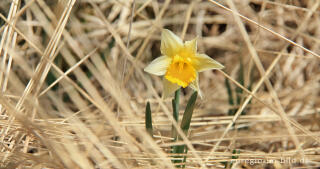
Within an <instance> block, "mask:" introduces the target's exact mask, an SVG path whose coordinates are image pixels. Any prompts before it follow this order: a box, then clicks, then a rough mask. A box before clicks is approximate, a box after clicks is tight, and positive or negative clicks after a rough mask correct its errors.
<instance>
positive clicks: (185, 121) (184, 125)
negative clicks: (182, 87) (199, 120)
mask: <svg viewBox="0 0 320 169" xmlns="http://www.w3.org/2000/svg"><path fill="white" fill-rule="evenodd" d="M197 96H198V92H196V91H195V92H194V93H193V94H192V96H191V97H190V99H189V101H188V104H187V107H186V109H185V111H184V113H183V118H182V121H181V129H182V131H183V132H184V133H185V134H187V133H188V130H189V128H190V123H191V118H192V114H193V109H194V105H195V103H196V100H197Z"/></svg>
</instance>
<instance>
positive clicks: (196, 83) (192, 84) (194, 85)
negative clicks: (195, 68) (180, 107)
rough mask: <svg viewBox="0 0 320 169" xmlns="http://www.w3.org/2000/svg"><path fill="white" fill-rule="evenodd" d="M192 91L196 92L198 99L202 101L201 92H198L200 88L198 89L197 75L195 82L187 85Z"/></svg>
mask: <svg viewBox="0 0 320 169" xmlns="http://www.w3.org/2000/svg"><path fill="white" fill-rule="evenodd" d="M189 86H190V87H191V88H192V89H193V90H195V91H197V92H198V94H199V96H200V98H201V99H202V92H201V90H200V87H199V75H198V73H197V78H196V80H194V81H193V82H191V83H190V85H189Z"/></svg>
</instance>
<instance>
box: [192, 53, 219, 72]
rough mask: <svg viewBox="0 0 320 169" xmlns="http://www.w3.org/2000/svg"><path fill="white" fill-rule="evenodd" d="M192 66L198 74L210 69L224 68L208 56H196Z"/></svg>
mask: <svg viewBox="0 0 320 169" xmlns="http://www.w3.org/2000/svg"><path fill="white" fill-rule="evenodd" d="M192 64H193V66H194V68H195V69H196V70H197V71H198V72H202V71H205V70H210V69H222V68H224V66H223V65H222V64H220V63H219V62H217V61H215V60H213V59H212V58H210V57H209V56H208V55H206V54H196V55H195V57H194V59H193V61H192Z"/></svg>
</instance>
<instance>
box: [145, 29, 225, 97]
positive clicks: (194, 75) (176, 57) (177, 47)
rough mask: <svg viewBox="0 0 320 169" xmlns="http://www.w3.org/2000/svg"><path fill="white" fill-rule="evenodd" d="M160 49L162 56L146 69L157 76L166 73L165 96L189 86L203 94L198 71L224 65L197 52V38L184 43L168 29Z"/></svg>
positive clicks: (164, 32)
mask: <svg viewBox="0 0 320 169" xmlns="http://www.w3.org/2000/svg"><path fill="white" fill-rule="evenodd" d="M160 50H161V54H162V56H160V57H158V58H156V59H155V60H153V61H152V62H151V63H150V64H149V65H148V66H147V67H146V68H145V69H144V71H146V72H148V73H150V74H154V75H157V76H163V75H164V78H163V87H164V91H163V97H164V98H167V97H168V96H170V95H171V94H172V93H174V92H175V91H176V90H177V89H179V88H180V87H183V88H185V87H187V86H190V87H191V88H192V89H193V90H196V91H198V93H199V95H200V96H201V91H200V89H199V78H198V72H202V71H205V70H210V69H222V68H223V67H224V66H223V65H221V64H220V63H219V62H217V61H215V60H213V59H212V58H210V57H209V56H208V55H206V54H199V53H197V38H195V39H193V40H190V41H186V42H185V43H183V41H182V40H181V39H180V38H179V37H178V36H176V35H175V34H174V33H172V32H171V31H170V30H168V29H164V30H163V31H162V34H161V47H160Z"/></svg>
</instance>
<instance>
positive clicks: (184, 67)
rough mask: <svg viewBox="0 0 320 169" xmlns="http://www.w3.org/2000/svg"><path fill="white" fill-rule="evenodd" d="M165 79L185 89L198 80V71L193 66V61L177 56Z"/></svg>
mask: <svg viewBox="0 0 320 169" xmlns="http://www.w3.org/2000/svg"><path fill="white" fill-rule="evenodd" d="M165 78H166V79H167V80H168V81H170V82H171V83H175V84H178V85H179V86H182V87H183V88H185V87H187V86H188V85H189V83H191V82H192V81H194V80H195V79H196V70H195V68H194V67H193V66H192V64H191V59H190V58H186V57H181V56H179V55H175V56H174V57H173V60H172V62H171V64H170V65H169V67H168V70H167V73H166V75H165Z"/></svg>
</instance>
